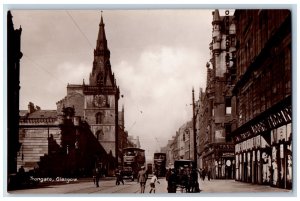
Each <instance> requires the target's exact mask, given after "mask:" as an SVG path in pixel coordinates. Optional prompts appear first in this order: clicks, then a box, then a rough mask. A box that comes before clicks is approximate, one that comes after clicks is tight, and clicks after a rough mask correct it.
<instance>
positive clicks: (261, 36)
mask: <svg viewBox="0 0 300 201" xmlns="http://www.w3.org/2000/svg"><path fill="white" fill-rule="evenodd" d="M234 16H235V19H236V22H237V23H236V29H237V43H238V48H237V82H236V85H235V86H234V89H233V98H232V99H233V100H235V102H236V113H235V117H234V120H235V124H234V125H235V128H234V130H233V132H232V138H233V139H234V143H235V158H236V159H235V160H236V177H235V179H236V180H238V181H243V182H249V183H256V184H266V185H271V186H276V187H280V188H289V189H291V188H292V181H293V171H292V163H293V157H292V156H293V149H292V138H293V137H292V94H291V92H292V91H291V80H292V79H291V75H292V70H291V69H292V63H291V55H292V53H291V51H292V37H291V12H290V11H289V10H280V9H279V10H264V9H263V10H236V11H235V14H234Z"/></svg>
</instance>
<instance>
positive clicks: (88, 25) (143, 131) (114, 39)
mask: <svg viewBox="0 0 300 201" xmlns="http://www.w3.org/2000/svg"><path fill="white" fill-rule="evenodd" d="M220 14H222V12H221V13H220ZM12 15H13V22H14V26H15V28H19V27H20V25H21V26H22V29H23V31H22V36H21V51H22V52H23V54H24V56H23V58H22V59H21V75H20V82H21V89H20V109H27V105H28V103H29V101H30V102H33V103H34V104H35V105H38V106H40V107H41V108H42V109H56V102H57V101H59V100H61V99H62V98H64V97H65V96H66V87H67V83H70V84H82V80H83V79H85V82H86V83H88V80H89V79H88V78H89V73H90V72H91V71H92V64H93V59H94V58H93V49H94V48H95V47H96V40H97V34H98V30H99V23H100V16H101V12H100V10H93V11H92V10H68V11H67V10H59V11H54V10H40V11H36V10H12ZM103 20H104V23H105V32H106V37H107V41H108V47H109V49H110V51H111V57H110V61H111V66H112V71H113V72H114V73H115V77H116V80H117V85H119V87H120V94H122V95H124V97H123V98H120V101H119V105H120V108H119V110H121V106H122V105H124V107H125V127H126V130H127V131H128V132H129V135H133V136H135V137H136V136H139V138H140V141H141V146H142V148H144V149H145V150H146V155H147V157H148V158H147V159H148V160H151V159H152V158H153V155H152V154H153V152H154V151H158V150H159V149H160V147H161V146H165V145H166V143H167V140H168V139H171V138H172V136H174V135H175V134H176V131H177V130H178V128H179V127H180V126H181V125H183V124H184V123H185V122H187V121H189V120H191V118H192V107H191V105H190V104H191V103H192V87H194V88H195V96H196V99H198V96H199V88H200V87H202V88H205V83H206V62H207V61H208V60H209V59H210V52H209V43H210V41H211V39H212V38H211V35H212V33H211V30H212V26H211V21H212V10H201V9H198V10H188V9H186V10H104V11H103ZM149 157H150V158H149Z"/></svg>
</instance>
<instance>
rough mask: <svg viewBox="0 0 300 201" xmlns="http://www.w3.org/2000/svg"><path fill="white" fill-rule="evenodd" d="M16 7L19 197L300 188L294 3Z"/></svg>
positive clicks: (11, 52) (14, 150)
mask: <svg viewBox="0 0 300 201" xmlns="http://www.w3.org/2000/svg"><path fill="white" fill-rule="evenodd" d="M216 7H217V6H216ZM3 15H4V19H5V21H4V24H5V23H6V25H4V28H5V29H6V30H4V32H5V35H6V38H5V40H6V47H5V48H4V51H6V55H7V57H6V58H5V59H6V61H7V62H6V69H7V70H6V71H7V86H6V90H7V148H6V149H7V155H4V158H6V167H5V170H6V174H7V175H6V181H4V183H5V184H6V192H7V193H8V194H9V195H10V196H22V195H28V194H30V195H31V196H34V195H39V196H41V195H42V196H43V195H66V194H67V195H75V196H76V195H80V194H83V195H87V194H88V195H97V196H103V195H112V196H114V195H131V196H142V194H143V195H144V194H148V196H154V195H164V196H174V195H175V194H176V195H178V194H185V196H198V197H205V196H211V195H216V196H217V195H218V194H220V193H221V194H222V193H230V196H235V195H242V196H245V195H246V196H257V195H260V196H267V195H270V194H271V195H273V196H281V197H291V196H295V195H294V193H295V190H296V189H295V180H296V178H294V175H295V172H293V171H295V170H296V168H295V167H294V168H293V164H294V163H293V161H294V160H296V156H295V154H293V146H296V144H295V143H293V138H294V137H293V123H292V111H293V110H292V109H293V108H292V71H293V68H296V66H293V65H295V64H293V62H292V61H293V58H292V55H293V54H292V52H293V47H294V44H293V41H294V38H292V36H294V35H293V32H292V29H293V28H294V27H293V25H294V22H293V19H294V17H295V15H296V10H295V9H293V7H292V6H291V5H289V6H281V7H276V9H273V8H272V7H270V6H269V7H266V6H264V7H263V6H261V8H258V7H257V6H256V7H253V8H251V7H249V8H247V9H246V8H244V7H242V8H236V7H232V8H223V7H222V8H218V7H217V8H214V7H213V6H211V7H210V8H207V7H205V8H201V7H196V8H192V7H189V8H176V9H175V8H164V7H162V8H159V9H153V8H152V7H150V8H147V9H145V8H143V9H134V8H131V9H126V8H123V9H121V8H116V9H108V8H107V7H105V6H103V7H101V6H99V5H98V6H97V7H96V8H94V9H92V8H91V7H88V9H83V8H82V9H78V8H76V9H72V8H69V9H65V8H63V9H55V8H54V9H7V10H6V11H4V13H3Z"/></svg>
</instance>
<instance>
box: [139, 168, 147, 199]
mask: <svg viewBox="0 0 300 201" xmlns="http://www.w3.org/2000/svg"><path fill="white" fill-rule="evenodd" d="M147 177H148V176H147V174H146V170H145V166H142V167H141V170H140V171H139V173H138V175H137V182H138V183H140V185H141V193H144V192H145V186H146V181H147Z"/></svg>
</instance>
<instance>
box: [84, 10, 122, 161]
mask: <svg viewBox="0 0 300 201" xmlns="http://www.w3.org/2000/svg"><path fill="white" fill-rule="evenodd" d="M89 81H90V82H89V85H85V84H83V95H84V108H83V116H84V118H85V120H86V121H88V122H89V124H90V126H91V130H92V132H93V133H94V135H95V136H96V138H97V139H98V141H99V142H100V143H101V145H102V146H103V147H104V149H105V150H106V152H107V153H108V154H110V153H111V154H112V156H114V157H115V158H116V160H117V159H118V151H117V147H118V145H117V142H118V100H119V87H118V86H117V84H116V80H115V77H114V74H113V73H112V70H111V65H110V51H109V49H108V47H107V40H106V36H105V30H104V23H103V18H102V15H101V21H100V24H99V33H98V39H97V45H96V49H95V50H94V62H93V68H92V72H91V74H90V80H89Z"/></svg>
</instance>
